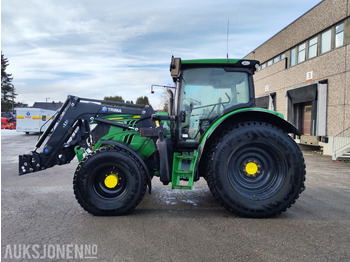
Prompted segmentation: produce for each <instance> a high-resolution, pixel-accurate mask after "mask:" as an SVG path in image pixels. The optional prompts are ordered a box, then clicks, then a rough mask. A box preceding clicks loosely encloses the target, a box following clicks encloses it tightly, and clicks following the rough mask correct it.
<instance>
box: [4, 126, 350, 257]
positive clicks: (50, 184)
mask: <svg viewBox="0 0 350 262" xmlns="http://www.w3.org/2000/svg"><path fill="white" fill-rule="evenodd" d="M36 139H37V136H35V135H25V134H24V133H23V134H22V133H17V132H16V131H9V130H5V131H3V130H2V132H1V247H2V248H1V258H2V261H36V260H41V261H152V262H154V261H269V262H270V261H350V246H349V243H350V204H349V203H350V163H345V162H333V161H332V160H331V157H327V156H322V155H320V154H319V153H318V152H314V151H304V158H305V161H306V169H307V174H306V190H305V191H304V192H303V193H302V194H301V195H300V198H299V199H298V200H297V201H296V203H295V204H294V205H293V206H292V207H291V208H290V209H288V210H287V212H285V213H283V214H281V215H280V216H278V217H276V218H271V219H247V218H241V217H238V216H236V215H234V214H231V213H230V212H228V211H226V210H225V209H224V208H222V207H221V206H220V205H219V204H218V203H217V202H216V201H215V199H214V198H213V197H212V195H211V193H210V191H209V189H208V187H207V185H206V182H205V181H204V180H200V181H199V182H196V183H195V184H194V190H193V191H180V190H171V189H170V186H163V185H162V184H161V183H160V182H159V181H157V179H156V178H155V179H153V180H152V186H153V190H152V194H151V195H149V194H148V193H146V195H145V197H144V199H143V200H142V202H141V203H140V205H139V206H138V207H137V208H136V209H135V210H134V211H133V212H132V213H131V214H129V215H127V216H115V217H95V216H92V215H90V214H88V213H87V212H85V211H84V210H83V209H82V208H81V207H80V205H79V204H78V203H77V201H76V199H75V197H74V194H73V188H72V179H73V174H74V171H75V168H76V166H77V161H76V160H74V161H72V163H70V164H68V165H64V166H56V167H53V168H50V169H47V170H45V171H40V172H37V173H32V174H27V175H24V176H18V155H19V154H25V153H29V151H31V150H33V148H34V145H35V141H36Z"/></svg>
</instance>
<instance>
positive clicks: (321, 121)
mask: <svg viewBox="0 0 350 262" xmlns="http://www.w3.org/2000/svg"><path fill="white" fill-rule="evenodd" d="M245 58H247V59H256V60H259V61H260V63H261V64H260V67H259V68H258V71H257V73H256V74H255V93H256V97H257V106H260V107H264V108H270V109H273V110H276V111H278V112H281V113H283V114H284V115H285V117H286V118H287V119H288V121H290V122H291V123H293V124H294V125H295V126H296V127H297V128H298V129H299V130H300V131H301V132H302V134H303V135H302V136H301V137H300V140H298V141H299V142H300V143H304V144H309V145H317V146H321V147H323V149H324V154H326V155H332V156H333V159H335V158H338V157H339V156H340V157H341V156H343V157H344V156H345V157H346V156H349V155H346V153H350V0H324V1H322V2H320V3H319V4H318V5H316V6H315V7H314V8H312V9H311V10H310V11H308V12H307V13H305V14H304V15H303V16H301V17H300V18H298V19H297V20H295V21H294V22H293V23H291V24H290V25H289V26H287V27H286V28H284V29H283V30H281V31H280V32H278V33H277V34H276V35H274V36H273V37H271V38H270V39H269V40H267V41H266V42H265V43H263V44H262V45H261V46H259V47H257V48H256V49H255V50H254V51H252V52H251V53H249V54H248V55H247V56H246V57H245Z"/></svg>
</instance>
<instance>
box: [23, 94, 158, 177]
mask: <svg viewBox="0 0 350 262" xmlns="http://www.w3.org/2000/svg"><path fill="white" fill-rule="evenodd" d="M106 104H108V105H106ZM115 114H130V115H140V120H139V123H138V125H136V127H131V126H128V125H125V124H122V123H118V122H115V121H109V120H107V119H104V118H103V117H105V116H108V115H115ZM152 114H154V111H153V109H152V107H151V106H144V105H135V104H126V103H118V102H112V101H104V100H95V99H86V98H79V97H76V96H68V98H67V100H66V101H65V103H64V104H63V106H62V107H61V109H60V110H59V111H58V112H57V114H56V116H55V117H54V118H53V120H52V122H51V123H50V125H49V127H48V128H47V129H46V131H45V132H44V133H43V134H42V135H41V137H40V138H39V140H38V142H37V144H36V146H35V149H34V150H33V151H31V152H30V153H29V154H25V155H20V156H19V175H24V174H27V173H31V172H36V171H40V170H44V169H46V168H49V167H52V166H55V165H63V164H67V163H69V162H70V161H71V160H72V159H73V158H74V156H75V148H84V149H87V148H89V147H90V146H89V144H88V142H87V141H88V139H89V137H90V122H91V121H95V122H96V123H99V122H102V123H105V124H106V123H107V124H109V125H114V126H118V127H122V128H126V129H134V130H135V131H138V129H139V128H140V127H149V128H153V127H154V126H153V125H154V122H153V121H151V115H152ZM45 141H47V142H46V144H45V145H44V146H43V148H42V150H41V152H38V151H39V148H41V146H42V145H43V144H44V142H45Z"/></svg>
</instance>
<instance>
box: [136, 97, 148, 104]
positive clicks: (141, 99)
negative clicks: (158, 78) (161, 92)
mask: <svg viewBox="0 0 350 262" xmlns="http://www.w3.org/2000/svg"><path fill="white" fill-rule="evenodd" d="M136 104H137V105H149V100H148V97H147V96H140V97H139V98H137V99H136Z"/></svg>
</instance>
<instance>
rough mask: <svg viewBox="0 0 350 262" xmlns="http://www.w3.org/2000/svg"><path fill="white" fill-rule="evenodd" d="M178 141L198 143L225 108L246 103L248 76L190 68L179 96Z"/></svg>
mask: <svg viewBox="0 0 350 262" xmlns="http://www.w3.org/2000/svg"><path fill="white" fill-rule="evenodd" d="M179 96H180V97H179V102H180V104H179V112H180V114H181V115H182V116H183V117H182V121H181V122H180V124H179V128H180V130H179V135H180V137H179V139H180V141H183V142H184V141H185V142H199V141H200V138H201V136H202V135H203V134H204V132H205V131H206V130H207V129H208V128H209V126H210V124H211V123H212V122H213V121H214V120H215V119H217V118H218V117H219V116H220V115H221V114H222V113H223V111H224V110H225V109H227V108H230V107H232V106H235V105H238V104H245V103H248V102H249V83H248V73H246V72H234V71H227V70H225V69H223V68H193V69H186V70H184V71H183V72H182V79H181V90H180V93H179Z"/></svg>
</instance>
